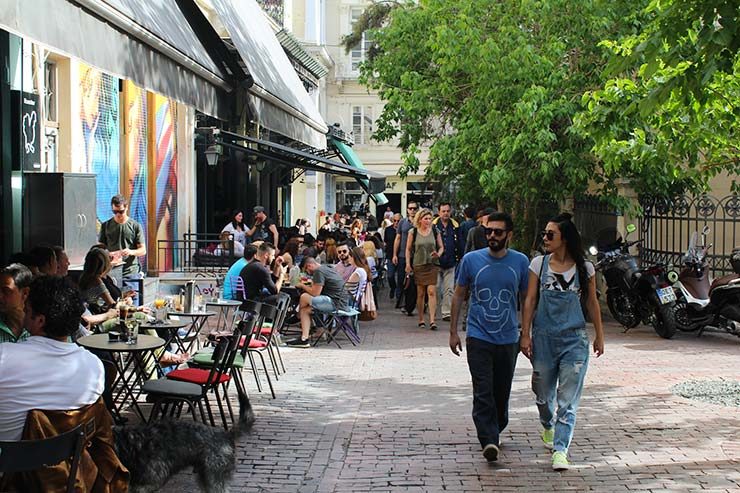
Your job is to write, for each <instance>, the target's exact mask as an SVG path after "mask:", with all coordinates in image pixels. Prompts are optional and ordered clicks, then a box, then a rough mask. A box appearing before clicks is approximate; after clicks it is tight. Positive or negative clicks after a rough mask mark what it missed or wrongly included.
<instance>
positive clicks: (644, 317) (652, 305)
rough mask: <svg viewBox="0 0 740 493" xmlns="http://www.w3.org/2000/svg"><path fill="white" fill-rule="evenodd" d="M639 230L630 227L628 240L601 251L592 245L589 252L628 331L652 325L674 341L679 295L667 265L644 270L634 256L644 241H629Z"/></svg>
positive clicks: (613, 310) (617, 316) (619, 240)
mask: <svg viewBox="0 0 740 493" xmlns="http://www.w3.org/2000/svg"><path fill="white" fill-rule="evenodd" d="M635 230H636V228H635V225H634V224H629V225H627V235H626V236H625V239H624V240H623V239H622V238H621V237H619V238H617V240H616V241H615V242H613V243H610V244H607V245H604V246H602V247H601V248H597V247H596V246H592V247H591V248H590V249H589V253H591V254H592V255H595V256H596V259H597V263H596V270H598V271H601V272H602V274H603V275H604V279H605V280H606V285H607V290H606V302H607V305H608V306H609V312H611V314H612V316H613V317H614V319H615V320H616V321H617V322H619V323H620V324H622V325H623V326H624V327H625V330H629V329H632V328H634V327H637V325H638V324H639V323H640V322H642V323H644V324H646V325H652V326H653V329H655V332H656V333H657V334H658V335H659V336H660V337H663V338H665V339H670V338H671V337H673V335H674V334H675V333H676V321H675V319H674V313H675V308H674V305H675V302H676V294H675V292H674V290H673V288H672V287H671V281H670V280H669V279H668V275H667V272H666V266H664V265H663V264H655V265H650V266H647V267H642V268H640V267H638V265H637V261H636V260H635V258H634V257H633V256H632V255H630V253H629V248H630V247H631V246H633V245H637V244H638V243H640V242H641V240H636V241H627V238H628V237H629V234H630V233H633V232H634V231H635Z"/></svg>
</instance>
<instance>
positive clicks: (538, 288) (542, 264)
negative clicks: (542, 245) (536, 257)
mask: <svg viewBox="0 0 740 493" xmlns="http://www.w3.org/2000/svg"><path fill="white" fill-rule="evenodd" d="M547 257H548V255H543V257H542V263H541V264H540V273H539V274H538V275H537V279H538V282H537V301H536V302H535V304H534V311H535V312H537V306H539V304H540V290H541V289H542V269H543V268H544V267H545V262H547ZM532 316H533V317H534V313H533V314H532Z"/></svg>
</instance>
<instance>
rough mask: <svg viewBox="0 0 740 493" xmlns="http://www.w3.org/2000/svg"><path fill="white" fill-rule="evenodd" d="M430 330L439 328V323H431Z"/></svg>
mask: <svg viewBox="0 0 740 493" xmlns="http://www.w3.org/2000/svg"><path fill="white" fill-rule="evenodd" d="M429 330H437V324H435V323H434V322H432V323H431V324H429Z"/></svg>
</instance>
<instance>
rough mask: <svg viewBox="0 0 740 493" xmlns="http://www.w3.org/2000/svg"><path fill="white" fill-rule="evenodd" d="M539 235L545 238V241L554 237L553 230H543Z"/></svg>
mask: <svg viewBox="0 0 740 493" xmlns="http://www.w3.org/2000/svg"><path fill="white" fill-rule="evenodd" d="M540 236H542V237H543V238H547V241H552V240H554V239H555V231H543V232H542V233H540Z"/></svg>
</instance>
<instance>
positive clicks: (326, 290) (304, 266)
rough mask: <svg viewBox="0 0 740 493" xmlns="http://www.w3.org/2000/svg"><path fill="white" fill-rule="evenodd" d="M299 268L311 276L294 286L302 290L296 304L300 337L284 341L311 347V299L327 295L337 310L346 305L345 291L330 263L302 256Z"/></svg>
mask: <svg viewBox="0 0 740 493" xmlns="http://www.w3.org/2000/svg"><path fill="white" fill-rule="evenodd" d="M301 270H304V271H305V272H307V273H308V274H309V275H310V276H312V278H313V279H312V281H311V282H305V283H301V284H298V285H297V286H296V287H297V288H298V289H299V290H302V291H304V292H303V293H302V294H301V299H300V302H299V304H298V314H299V316H300V319H301V337H299V338H296V339H293V340H290V341H286V342H285V344H287V345H288V346H291V347H300V348H307V347H311V344H310V339H309V334H310V332H311V313H312V312H313V309H312V308H311V301H312V300H313V299H314V298H315V297H316V296H319V295H324V296H328V297H329V298H331V299H332V301H333V302H334V306H336V307H337V309H339V310H346V309H347V307H348V302H347V301H348V300H347V292H346V291H345V290H344V279H342V278H341V276H340V275H339V273H338V272H337V271H336V270H335V269H334V268H333V267H332V266H330V265H326V264H324V265H321V264H320V263H319V262H318V261H317V260H316V259H315V258H313V257H303V262H302V263H301Z"/></svg>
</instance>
